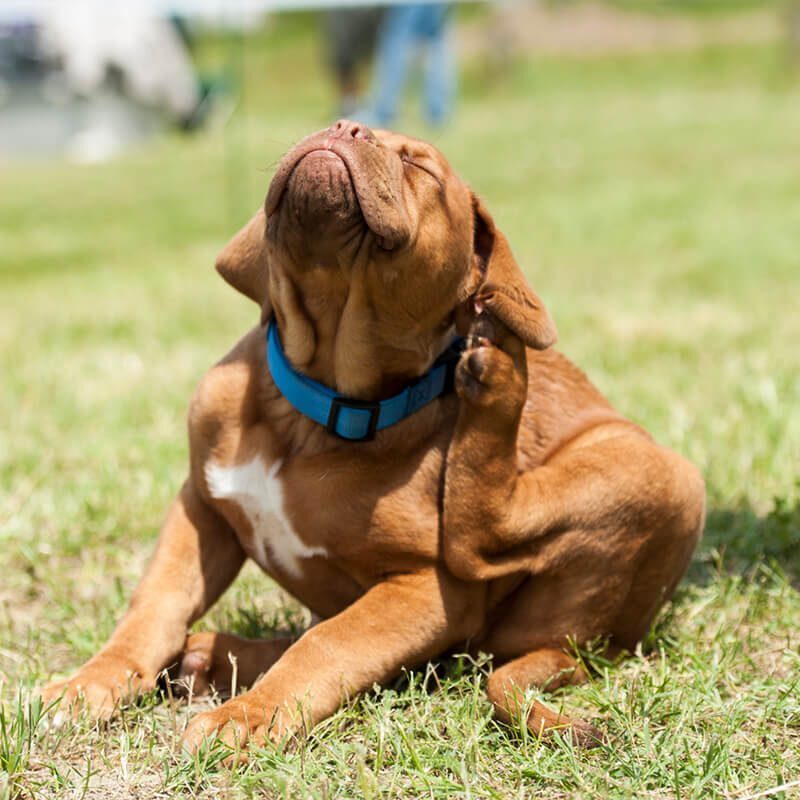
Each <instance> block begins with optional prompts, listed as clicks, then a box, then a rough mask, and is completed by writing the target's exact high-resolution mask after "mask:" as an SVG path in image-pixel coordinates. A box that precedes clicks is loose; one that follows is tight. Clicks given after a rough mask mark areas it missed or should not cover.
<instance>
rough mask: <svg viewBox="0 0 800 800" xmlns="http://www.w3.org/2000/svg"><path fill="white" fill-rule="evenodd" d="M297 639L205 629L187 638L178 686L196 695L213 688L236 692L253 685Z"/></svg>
mask: <svg viewBox="0 0 800 800" xmlns="http://www.w3.org/2000/svg"><path fill="white" fill-rule="evenodd" d="M293 641H294V640H293V639H290V638H288V637H285V638H278V639H245V638H244V637H242V636H234V635H233V634H231V633H212V632H210V631H203V632H201V633H193V634H191V635H190V636H189V637H188V638H187V639H186V644H185V645H184V648H183V655H182V656H181V659H180V666H179V674H178V684H177V686H178V688H179V690H180V691H187V690H189V689H191V692H192V693H193V694H195V695H200V694H205V693H206V692H208V691H209V690H210V689H211V688H212V687H213V688H214V689H216V690H217V691H223V692H230V693H231V694H235V693H236V690H237V689H238V688H240V687H248V686H252V685H253V684H254V683H255V682H256V681H257V680H258V678H260V677H261V675H263V674H264V673H265V672H266V671H267V670H268V669H269V668H270V667H271V666H272V665H273V664H274V663H275V662H276V661H277V660H278V659H279V658H280V657H281V656H282V655H283V654H284V653H285V652H286V650H288V649H289V646H290V645H291V644H292V642H293Z"/></svg>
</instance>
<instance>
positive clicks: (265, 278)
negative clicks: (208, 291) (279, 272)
mask: <svg viewBox="0 0 800 800" xmlns="http://www.w3.org/2000/svg"><path fill="white" fill-rule="evenodd" d="M265 236H266V216H265V214H264V209H263V208H260V209H259V210H258V211H257V212H256V213H255V215H254V216H253V218H252V219H251V220H250V222H248V223H247V225H245V226H244V227H243V228H242V229H241V230H240V231H239V233H237V234H236V235H235V236H234V237H233V238H232V239H231V240H230V241H229V242H228V244H226V245H225V247H224V248H223V249H222V252H221V253H220V254H219V255H218V256H217V262H216V265H215V266H216V268H217V272H219V274H220V275H222V277H223V278H225V280H226V281H227V282H228V283H229V284H230V285H231V286H233V288H234V289H236V290H237V291H240V292H241V293H242V294H244V295H247V297H249V298H250V299H251V300H254V301H255V302H256V303H258V305H259V306H261V322H262V324H263V323H264V322H266V320H267V319H268V318H269V316H270V315H271V314H272V305H271V303H270V300H269V289H268V286H269V266H268V264H267V247H266V241H265Z"/></svg>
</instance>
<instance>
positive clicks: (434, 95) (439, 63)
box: [419, 3, 456, 126]
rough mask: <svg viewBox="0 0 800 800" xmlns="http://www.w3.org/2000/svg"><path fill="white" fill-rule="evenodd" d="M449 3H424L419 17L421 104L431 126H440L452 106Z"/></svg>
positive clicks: (454, 79)
mask: <svg viewBox="0 0 800 800" xmlns="http://www.w3.org/2000/svg"><path fill="white" fill-rule="evenodd" d="M450 11H451V9H450V6H448V5H446V4H444V3H438V4H431V5H427V6H423V13H422V15H421V18H420V19H419V24H420V33H421V34H423V36H424V39H425V45H426V46H425V50H426V52H425V76H424V86H423V93H424V105H423V112H424V114H425V119H426V120H427V122H428V123H429V124H430V125H436V126H438V125H442V124H443V123H444V122H445V121H446V120H447V118H448V117H449V116H450V113H451V112H452V109H453V100H454V97H455V90H456V70H455V58H454V55H453V48H452V44H451V41H450V30H449V18H450Z"/></svg>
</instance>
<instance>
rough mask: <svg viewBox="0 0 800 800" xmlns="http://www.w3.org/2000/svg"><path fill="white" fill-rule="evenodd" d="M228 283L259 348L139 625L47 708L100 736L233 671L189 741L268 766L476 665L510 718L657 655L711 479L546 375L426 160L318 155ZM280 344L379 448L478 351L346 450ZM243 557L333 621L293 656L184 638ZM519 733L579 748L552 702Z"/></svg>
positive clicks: (201, 454) (559, 366)
mask: <svg viewBox="0 0 800 800" xmlns="http://www.w3.org/2000/svg"><path fill="white" fill-rule="evenodd" d="M217 269H218V270H219V271H220V272H221V273H222V275H223V277H224V278H225V279H226V280H227V281H228V282H229V283H231V284H232V285H233V286H234V287H235V288H236V289H238V290H239V291H241V292H243V293H244V294H246V295H247V296H248V297H250V298H252V299H253V300H255V301H256V302H257V303H258V304H259V306H260V307H261V311H262V313H261V327H258V328H256V329H254V330H253V331H251V332H250V333H249V334H247V335H246V336H245V337H244V339H242V340H241V341H240V342H239V343H238V344H237V345H236V346H235V347H234V349H233V350H232V351H231V352H230V353H229V354H228V355H227V356H226V357H225V358H224V359H223V360H222V361H221V362H220V363H219V364H218V365H217V366H215V367H214V368H213V369H212V370H211V371H210V372H209V373H208V374H207V375H206V376H205V378H203V380H202V381H201V383H200V386H199V388H198V389H197V392H196V393H195V396H194V398H193V400H192V404H191V410H190V414H189V435H190V446H191V465H190V472H189V477H188V479H187V481H186V483H185V484H184V486H183V489H182V490H181V492H180V495H179V496H178V498H177V500H176V501H175V503H174V505H173V507H172V509H171V510H170V512H169V515H168V517H167V520H166V522H165V524H164V527H163V530H162V531H161V535H160V538H159V542H158V547H157V549H156V552H155V555H154V556H153V559H152V561H151V562H150V565H149V567H148V568H147V571H146V573H145V575H144V577H143V578H142V581H141V583H140V584H139V587H138V588H137V590H136V592H135V593H134V595H133V599H132V600H131V604H130V608H129V610H128V612H127V613H126V615H125V616H124V618H123V619H122V621H121V622H120V623H119V625H118V626H117V628H116V630H115V631H114V633H113V635H112V636H111V639H110V641H109V642H108V644H106V646H105V647H104V648H103V649H102V650H101V651H100V652H99V653H98V654H97V655H96V656H95V657H94V658H92V659H91V660H90V661H89V662H88V663H87V664H86V665H84V666H83V667H82V668H81V669H80V670H79V671H78V673H77V674H76V675H75V676H74V677H72V678H71V679H69V680H67V681H61V682H58V683H54V684H51V685H50V686H48V687H47V688H46V689H45V690H44V697H45V699H46V700H53V699H56V698H58V697H60V696H63V697H64V699H63V700H62V704H64V703H66V702H69V703H70V705H71V707H75V704H76V703H75V701H76V700H79V699H82V700H83V701H84V702H85V703H86V704H87V705H88V707H89V708H90V709H91V711H92V712H93V713H94V714H96V715H98V716H104V715H108V714H110V713H111V712H112V711H113V710H114V708H115V707H116V706H117V704H119V703H120V701H122V700H124V699H125V698H126V697H129V696H130V695H131V694H132V693H134V692H136V691H138V690H143V689H149V688H150V687H152V686H154V684H155V682H156V678H157V676H158V674H159V672H160V671H161V670H163V669H164V668H165V667H167V666H168V665H170V664H176V663H177V664H180V665H181V670H182V672H183V674H184V675H185V676H192V677H194V679H195V688H196V689H197V688H200V687H205V686H208V685H209V684H210V683H217V684H220V685H223V686H224V685H227V684H228V682H229V680H230V677H231V674H230V670H231V666H230V663H229V659H228V653H229V652H230V653H232V654H234V655H235V656H236V658H237V660H238V669H239V676H240V680H241V682H242V683H245V684H248V685H252V688H251V689H250V691H249V692H247V693H245V694H242V695H240V696H238V697H235V698H233V699H231V700H229V701H228V702H226V703H225V704H223V705H222V706H220V707H218V708H215V709H214V710H211V711H207V712H204V713H201V714H199V715H198V716H196V717H195V718H194V719H193V720H192V721H191V723H190V724H189V726H188V729H187V731H186V734H185V741H186V743H187V746H189V747H190V748H193V747H197V746H198V745H199V744H200V743H201V742H202V741H203V739H204V738H205V737H207V736H209V735H210V734H212V733H213V732H220V735H221V736H222V737H223V738H225V739H226V740H227V741H230V742H232V741H234V740H237V741H238V742H240V743H243V742H245V741H247V740H249V739H251V740H252V739H254V740H257V741H264V740H266V739H272V740H276V739H279V738H281V737H283V736H284V735H286V734H290V733H292V732H294V731H296V730H298V729H299V728H300V727H307V726H310V725H313V724H314V723H316V722H318V721H319V720H321V719H323V718H324V717H326V716H328V715H330V714H331V713H333V712H334V711H335V710H336V709H337V707H338V706H339V705H340V703H341V702H342V699H343V698H345V697H348V696H350V695H352V694H353V693H356V692H360V691H363V690H365V689H368V688H369V687H371V686H372V685H373V684H375V683H376V682H377V683H381V682H385V681H388V680H390V679H391V678H392V677H393V676H395V675H397V674H398V672H400V670H401V668H402V667H404V666H412V665H415V664H419V663H420V662H424V661H425V660H426V659H430V658H434V657H436V656H438V655H440V654H442V653H444V652H446V651H448V650H449V649H451V648H454V647H458V648H464V647H469V648H471V649H473V650H477V649H480V650H483V651H486V652H489V653H492V654H493V655H494V657H495V665H499V664H502V666H499V667H497V666H496V669H495V671H494V672H493V673H492V674H491V676H490V678H489V682H488V695H489V699H490V700H491V702H492V703H493V704H494V706H495V709H496V711H497V714H498V716H499V717H500V718H501V719H505V720H509V719H511V718H512V717H513V716H514V714H515V713H516V712H517V711H518V708H519V704H520V699H521V694H520V692H521V691H524V689H525V688H526V687H528V686H540V687H546V688H549V689H554V688H556V687H558V686H563V685H565V684H567V683H577V682H579V681H581V680H584V679H585V677H586V675H585V673H584V672H583V670H582V669H581V668H580V667H579V666H578V664H577V663H576V661H575V660H574V659H573V657H572V655H571V654H570V647H571V643H574V642H577V643H583V642H587V641H589V640H592V639H593V638H595V637H608V638H609V639H610V641H611V642H612V643H613V645H614V646H616V647H619V648H627V649H630V648H632V647H633V646H634V645H635V643H636V642H637V641H638V640H639V639H640V638H641V637H642V636H643V635H644V634H645V632H646V631H647V629H648V626H649V625H650V623H651V621H652V619H653V617H654V615H655V613H656V611H657V609H658V608H659V606H660V605H661V604H662V603H664V601H665V600H666V599H667V598H669V597H670V595H671V594H672V592H673V590H674V589H675V586H676V584H677V583H678V581H679V579H680V578H681V576H682V575H683V573H684V570H685V569H686V566H687V564H688V562H689V559H690V556H691V554H692V551H693V549H694V547H695V544H696V543H697V540H698V537H699V536H700V533H701V530H702V527H703V509H704V487H703V481H702V479H701V477H700V475H699V474H698V473H697V470H696V469H695V468H694V467H693V466H692V465H691V464H689V463H687V462H686V461H685V460H684V459H682V458H681V457H680V456H677V455H675V454H674V453H672V452H670V451H669V450H665V449H664V448H662V447H659V446H658V445H657V444H655V443H654V442H653V441H652V439H651V438H650V437H649V436H648V435H647V433H645V432H644V431H643V430H642V429H641V428H639V427H638V426H636V425H635V424H633V423H631V422H629V421H627V420H625V419H623V418H622V417H621V416H620V415H619V414H617V413H616V412H615V411H614V410H613V409H612V408H611V407H610V405H609V404H608V402H607V401H606V400H605V399H604V398H603V397H602V396H601V395H600V393H599V392H598V391H597V390H596V389H595V388H594V387H593V386H592V385H591V384H590V383H589V381H588V380H587V379H586V377H585V376H584V375H583V373H582V372H580V370H578V369H577V368H576V367H575V366H573V365H572V364H571V363H570V362H569V361H568V360H567V359H566V358H564V357H563V356H562V355H560V354H558V353H556V352H554V351H552V350H549V349H548V348H549V347H550V345H552V344H553V342H554V341H555V337H556V333H555V328H554V326H553V323H552V321H551V319H550V317H549V315H548V312H547V310H546V309H545V307H544V306H543V304H542V302H541V300H540V299H539V298H538V297H537V296H536V295H535V294H534V293H533V291H532V290H531V288H530V287H529V286H528V284H527V283H526V281H525V279H524V277H523V275H522V273H521V271H520V269H519V267H518V266H517V264H516V263H515V261H514V258H513V256H512V254H511V251H510V249H509V246H508V243H507V242H506V240H505V238H504V237H503V235H502V234H501V233H500V232H499V231H498V230H497V229H496V228H495V225H494V222H493V221H492V218H491V217H490V215H489V213H488V212H487V210H486V209H485V208H484V206H483V204H482V203H481V202H480V201H479V200H478V199H477V198H476V197H475V196H474V195H473V194H472V193H471V192H470V190H469V189H468V188H467V187H466V186H465V184H464V183H462V181H461V180H460V179H459V178H458V177H457V176H456V175H455V174H454V173H453V172H452V170H451V169H450V167H449V166H448V164H447V162H446V161H445V160H444V158H443V157H442V155H441V154H440V153H439V152H437V151H436V150H435V149H434V148H433V147H432V146H430V145H428V144H426V143H424V142H420V141H416V140H413V139H408V138H406V137H403V136H399V135H396V134H392V133H388V132H383V131H376V132H372V131H370V130H368V129H367V128H365V127H363V126H360V125H358V124H356V123H350V122H346V121H342V122H339V123H337V124H336V125H334V126H332V127H331V128H329V129H327V130H325V131H321V132H319V133H316V134H314V135H312V136H310V137H308V138H307V139H305V140H303V141H302V142H300V144H299V145H297V146H296V147H295V148H294V149H293V150H291V152H289V153H288V154H287V155H286V156H285V158H284V159H283V161H282V162H281V165H280V167H279V168H278V171H277V173H276V175H275V177H274V179H273V181H272V184H271V186H270V189H269V193H268V195H267V199H266V204H265V208H264V210H262V211H259V212H258V213H257V214H256V216H255V217H254V218H253V219H252V220H251V222H250V223H249V224H248V225H247V226H246V227H245V228H244V229H243V230H242V231H240V232H239V233H238V234H237V235H236V236H235V237H234V238H233V240H232V241H231V242H230V243H229V244H228V245H227V247H226V248H225V250H224V251H223V252H222V254H221V256H220V257H219V260H218V262H217ZM271 320H274V321H275V323H276V325H277V327H276V329H275V335H276V336H277V337H278V338H277V339H276V341H277V343H278V345H277V346H278V347H279V348H280V347H281V346H282V349H283V353H284V356H285V359H287V361H288V362H289V363H290V364H291V366H292V368H293V369H294V370H296V371H297V372H298V373H301V374H302V375H304V376H306V377H307V378H311V379H314V380H315V381H317V382H319V383H320V384H323V385H325V386H327V387H331V388H333V389H335V390H336V392H338V393H339V394H340V395H342V396H344V397H347V398H354V399H356V400H360V401H362V406H363V409H362V410H363V411H364V419H365V420H367V422H368V423H369V425H368V427H370V428H374V427H375V425H374V424H372V423H374V422H375V418H374V417H373V410H374V401H378V400H382V399H385V398H391V397H394V396H395V395H397V394H398V393H400V392H402V391H403V390H405V389H406V387H408V386H409V385H412V389H414V387H418V386H421V385H424V382H423V383H417V384H415V381H417V379H419V378H420V376H422V375H423V374H425V373H426V372H427V371H428V370H430V369H431V367H432V365H433V364H434V362H435V361H436V359H437V357H438V356H439V355H440V353H442V352H443V351H445V350H446V349H447V347H448V344H449V343H450V342H451V340H452V337H453V335H454V330H455V329H458V330H459V331H460V332H461V333H462V334H467V333H468V334H469V337H468V339H467V349H466V350H465V352H464V353H463V354H462V355H461V357H460V361H459V362H458V366H457V368H456V371H455V389H456V391H455V393H450V394H447V392H446V391H445V392H444V393H443V394H442V395H441V396H438V397H435V398H434V399H433V400H432V401H431V402H422V401H428V400H430V399H431V398H430V397H427V398H422V401H421V402H420V403H417V404H415V405H416V406H419V408H418V410H416V411H415V413H412V414H410V415H409V416H408V417H406V418H405V419H403V420H402V421H399V422H397V424H393V425H391V426H389V427H386V428H384V429H379V430H378V431H377V433H376V434H375V436H374V438H373V439H371V440H369V441H346V440H343V439H342V438H339V437H338V436H337V435H334V434H333V433H331V432H329V431H328V430H327V429H326V426H325V425H322V424H319V423H318V422H315V421H313V420H312V419H310V418H309V417H308V416H306V415H304V414H302V413H300V412H299V411H298V410H296V408H295V407H294V406H293V405H292V404H291V403H290V402H289V400H287V397H286V396H284V394H282V392H281V390H279V389H278V387H277V386H276V383H277V382H279V381H277V377H274V376H277V373H276V372H275V371H274V369H275V368H274V364H273V362H272V360H270V366H269V368H268V365H267V362H266V353H265V350H266V344H265V329H266V325H267V323H268V322H270V321H271ZM271 358H272V356H271ZM440 388H441V387H440ZM445 388H446V387H445ZM355 408H356V409H358V408H359V406H358V404H356V406H355ZM339 412H341V409H339V411H338V412H336V413H339ZM348 413H351V412H348ZM356 413H358V411H356ZM332 416H334V417H335V416H336V414H335V413H334V414H333V415H332ZM333 423H334V427H335V425H336V424H337V420H336V419H334V420H333ZM379 427H380V426H379ZM370 432H371V431H367V434H369V433H370ZM248 556H249V557H250V558H253V559H254V560H255V561H257V562H258V564H259V565H260V566H261V567H263V568H264V569H265V570H266V571H267V572H268V573H269V574H270V575H271V576H272V577H273V578H274V579H275V580H276V581H278V582H279V583H280V584H281V585H282V586H283V587H285V588H286V589H287V590H288V591H289V592H291V593H292V594H293V595H295V596H296V597H297V598H299V599H300V600H301V601H302V602H303V603H304V604H305V605H306V606H308V607H309V608H310V609H311V610H312V611H313V612H315V613H316V614H317V615H319V616H320V617H322V618H323V620H324V621H323V622H321V623H320V624H318V625H316V626H314V627H312V628H311V629H310V630H308V631H307V632H306V633H305V634H304V635H303V636H302V637H300V638H299V639H298V640H297V641H294V642H291V641H289V640H273V641H248V640H243V639H241V638H238V637H234V636H231V635H227V634H210V633H201V634H193V635H189V637H188V639H187V629H188V627H189V626H190V625H191V624H192V623H193V622H194V621H195V620H197V619H198V618H199V617H200V616H201V615H202V614H203V613H204V612H205V611H206V609H208V608H209V606H211V605H212V604H213V603H214V602H215V600H216V599H217V598H218V597H219V596H220V594H221V593H222V592H223V591H224V590H225V588H226V587H227V586H228V585H229V584H230V583H231V582H232V581H233V579H234V578H235V577H236V574H237V572H238V571H239V569H240V567H241V566H242V563H243V562H244V560H245V558H246V557H248ZM527 721H528V725H529V726H530V727H531V728H532V729H533V730H534V731H535V732H536V733H540V732H542V731H547V730H549V729H552V728H555V727H568V726H571V730H572V732H573V733H574V734H576V735H577V736H578V738H587V737H589V736H590V735H592V734H591V729H590V728H589V726H588V725H586V724H585V723H579V722H574V721H571V720H569V719H567V718H565V717H564V716H561V715H558V714H555V713H553V712H552V711H550V710H548V709H547V708H546V707H545V706H543V705H542V704H541V703H538V702H535V703H534V704H533V706H532V707H531V708H530V710H529V712H528V717H527Z"/></svg>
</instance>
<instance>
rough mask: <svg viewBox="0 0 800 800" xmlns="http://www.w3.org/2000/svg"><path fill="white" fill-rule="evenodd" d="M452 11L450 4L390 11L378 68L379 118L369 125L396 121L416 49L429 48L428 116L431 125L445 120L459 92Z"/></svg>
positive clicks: (380, 42)
mask: <svg viewBox="0 0 800 800" xmlns="http://www.w3.org/2000/svg"><path fill="white" fill-rule="evenodd" d="M448 13H449V7H448V5H447V4H446V3H436V2H434V3H413V4H408V5H398V6H392V7H391V8H390V9H389V10H388V11H387V12H386V16H385V17H384V19H383V22H382V25H381V30H380V34H379V37H378V51H377V56H376V65H375V101H374V103H375V104H374V117H375V118H374V120H370V122H374V123H375V124H377V125H387V124H388V123H389V122H391V121H392V119H394V116H395V114H396V113H397V107H398V105H399V103H400V100H401V97H402V94H403V88H404V87H405V83H406V78H407V77H408V68H409V62H410V60H411V56H412V52H413V50H414V48H415V46H416V45H422V46H423V47H424V49H425V72H424V87H423V92H424V106H423V111H424V114H425V118H426V120H427V121H428V122H429V123H431V124H432V125H440V124H441V123H442V122H444V121H445V119H446V118H447V116H448V115H449V114H450V111H451V109H452V105H453V95H454V94H455V68H454V63H453V56H452V52H451V49H450V46H449V42H448V36H447V16H448Z"/></svg>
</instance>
